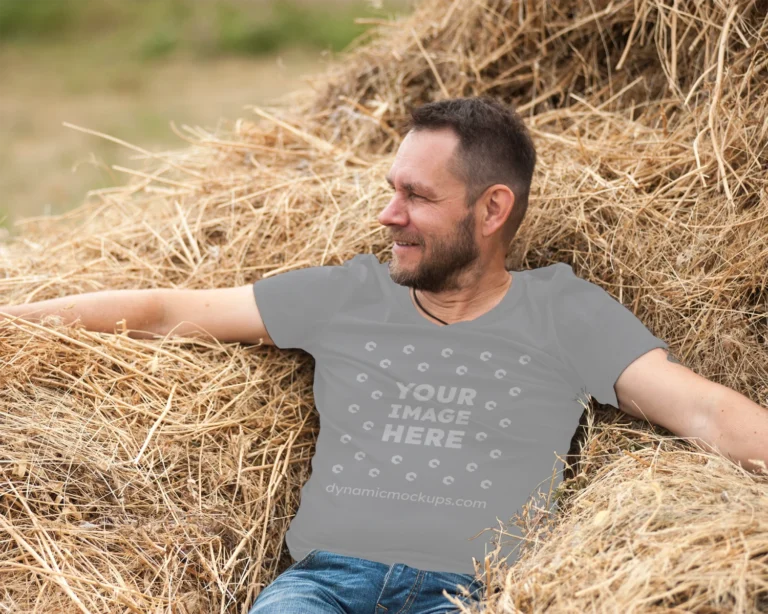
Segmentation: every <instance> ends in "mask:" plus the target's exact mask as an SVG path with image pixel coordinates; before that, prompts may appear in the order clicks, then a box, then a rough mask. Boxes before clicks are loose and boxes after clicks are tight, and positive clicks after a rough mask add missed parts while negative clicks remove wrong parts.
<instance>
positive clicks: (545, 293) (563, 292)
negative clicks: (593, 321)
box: [525, 262, 612, 311]
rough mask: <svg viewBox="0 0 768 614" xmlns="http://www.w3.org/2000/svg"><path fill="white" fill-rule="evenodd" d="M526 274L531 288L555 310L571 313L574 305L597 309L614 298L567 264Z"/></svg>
mask: <svg viewBox="0 0 768 614" xmlns="http://www.w3.org/2000/svg"><path fill="white" fill-rule="evenodd" d="M525 273H526V275H527V277H528V280H527V281H528V284H529V286H532V287H533V288H534V292H536V293H537V294H538V295H540V296H541V297H542V298H544V300H547V301H549V302H550V303H552V305H553V308H554V309H555V310H566V311H570V310H572V309H573V305H574V304H579V305H587V306H590V307H595V306H598V305H603V304H605V301H606V299H609V298H612V297H611V295H610V294H609V293H608V292H607V291H606V290H605V289H603V287H602V286H600V285H599V284H596V283H594V282H591V281H589V280H587V279H584V278H583V277H579V276H578V275H577V274H576V273H574V271H573V267H572V266H571V265H570V264H567V263H565V262H556V263H555V264H551V265H548V266H545V267H539V268H537V269H530V270H528V271H525Z"/></svg>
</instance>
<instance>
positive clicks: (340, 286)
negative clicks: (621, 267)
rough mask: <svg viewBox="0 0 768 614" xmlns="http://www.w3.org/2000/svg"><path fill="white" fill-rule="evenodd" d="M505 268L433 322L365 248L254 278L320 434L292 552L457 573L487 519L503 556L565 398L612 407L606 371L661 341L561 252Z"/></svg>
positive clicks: (480, 555)
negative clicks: (492, 284)
mask: <svg viewBox="0 0 768 614" xmlns="http://www.w3.org/2000/svg"><path fill="white" fill-rule="evenodd" d="M511 274H512V284H511V285H510V287H509V290H508V291H507V293H506V295H505V296H504V298H503V299H502V301H501V302H500V303H499V304H497V305H496V306H495V307H494V308H493V309H491V310H490V311H488V312H486V313H484V314H483V315H481V316H480V317H478V318H475V319H474V320H471V321H464V322H456V323H453V324H449V325H447V326H444V325H442V324H438V323H435V322H432V321H430V320H427V319H426V318H425V317H424V316H422V315H421V314H420V313H419V312H418V310H417V308H416V306H415V305H414V304H413V302H412V301H411V298H410V293H409V292H410V291H409V288H408V287H406V286H401V285H399V284H396V283H395V282H393V281H392V279H391V278H390V276H389V263H388V262H385V263H380V262H379V261H378V259H377V258H376V257H375V256H374V255H373V254H360V255H357V256H355V257H353V258H351V259H350V260H347V261H346V262H345V263H344V264H342V265H337V266H316V267H308V268H304V269H299V270H294V271H289V272H285V273H282V274H279V275H275V276H274V277H269V278H266V279H262V280H259V281H257V282H255V283H254V286H253V290H254V295H255V298H256V304H257V306H258V308H259V312H260V314H261V317H262V319H263V321H264V324H265V326H266V329H267V331H268V333H269V335H270V337H272V340H273V341H274V342H275V345H276V347H278V348H300V349H303V350H304V351H306V352H308V353H310V354H311V355H312V356H313V357H314V359H315V380H314V397H315V405H316V407H317V409H318V412H319V415H320V433H319V436H318V440H317V446H316V451H315V455H314V457H313V458H312V461H311V462H312V474H311V476H310V478H309V480H308V481H307V482H306V484H305V485H304V486H303V488H302V491H301V503H300V506H299V510H298V512H297V513H296V516H295V517H294V519H293V520H292V522H291V525H290V527H289V529H288V532H287V533H286V541H287V544H288V549H289V552H290V554H291V556H292V557H293V558H294V559H295V560H298V559H300V558H302V557H303V556H305V555H306V554H307V553H308V552H309V551H310V550H312V549H313V548H318V549H322V550H329V551H332V552H337V553H339V554H344V555H347V556H355V557H359V558H365V559H369V560H372V561H377V562H380V563H384V564H387V565H391V564H394V563H405V564H406V565H410V566H411V567H415V568H418V569H425V570H429V571H447V572H453V573H468V574H473V573H474V567H473V565H472V557H474V558H475V559H477V560H478V561H482V560H483V559H484V558H485V555H486V554H487V553H490V552H491V551H492V550H493V549H494V548H493V544H492V542H491V539H492V538H494V537H496V538H497V539H498V531H492V530H490V529H501V528H505V529H506V530H507V531H508V532H509V533H510V535H502V548H501V551H500V556H501V557H502V558H503V557H508V558H507V563H508V564H512V563H514V561H516V560H517V557H518V553H519V541H520V540H519V537H521V533H520V530H519V529H518V528H517V527H511V526H506V527H504V525H505V523H509V522H510V520H511V519H512V517H513V516H514V515H515V513H516V512H519V511H521V510H522V506H523V504H524V503H525V502H526V501H527V500H528V499H529V497H531V495H535V494H536V491H537V490H541V491H542V492H543V493H546V492H547V491H548V490H549V487H550V482H551V480H552V476H553V473H556V475H555V481H554V483H553V484H552V487H553V489H554V488H555V487H557V485H558V484H559V483H560V482H561V481H562V470H563V462H562V461H561V460H559V459H558V458H557V456H556V453H557V454H558V455H560V457H563V458H564V457H565V456H566V454H567V452H568V449H569V447H570V443H571V439H572V437H573V435H574V433H575V431H576V428H577V426H578V423H579V418H580V416H581V414H582V412H583V409H584V408H583V406H582V405H581V404H580V403H579V401H578V398H579V397H580V396H582V397H583V398H584V399H585V400H586V398H587V397H586V395H584V394H583V393H584V391H586V392H587V393H589V394H591V395H592V396H594V397H595V398H596V399H597V400H598V401H599V402H600V403H609V404H611V405H614V406H618V401H617V399H616V394H615V392H614V389H613V385H614V384H615V382H616V380H617V378H618V377H619V375H620V374H621V372H622V371H623V370H624V369H625V368H626V367H627V366H628V365H629V364H630V363H631V362H632V361H634V360H635V359H636V358H638V357H640V356H641V355H642V354H645V353H646V352H648V351H649V350H651V349H653V348H658V347H661V348H667V347H668V345H667V344H666V343H665V342H664V341H662V340H661V339H659V338H657V337H655V336H654V335H653V334H652V333H651V332H650V331H649V330H648V329H647V328H646V327H645V326H644V325H643V323H642V322H641V321H640V320H639V319H638V318H637V317H635V315H634V314H633V313H632V312H631V311H630V310H628V309H627V308H626V307H624V306H623V305H622V304H621V303H620V302H618V301H616V300H615V299H614V298H612V297H611V296H610V295H609V294H608V293H607V292H606V291H605V290H603V289H602V288H601V287H600V286H598V285H596V284H593V283H591V282H588V281H586V280H584V279H581V278H580V277H577V276H576V275H575V274H574V273H573V270H572V269H571V267H570V266H569V265H567V264H564V263H558V264H554V265H551V266H546V267H542V268H538V269H532V270H525V271H511ZM551 509H555V504H554V502H553V503H552V507H551ZM497 519H498V520H497ZM485 529H489V530H487V531H484V530H485ZM483 531H484V532H483ZM475 536H477V537H476V538H475V539H472V538H473V537H475ZM514 536H517V537H514Z"/></svg>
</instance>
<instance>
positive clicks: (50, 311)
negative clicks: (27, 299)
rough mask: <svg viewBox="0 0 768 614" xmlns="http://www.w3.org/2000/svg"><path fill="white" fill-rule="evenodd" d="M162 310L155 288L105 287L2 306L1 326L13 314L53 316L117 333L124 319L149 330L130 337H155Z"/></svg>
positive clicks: (33, 318) (131, 325) (138, 328)
mask: <svg viewBox="0 0 768 614" xmlns="http://www.w3.org/2000/svg"><path fill="white" fill-rule="evenodd" d="M162 311H163V310H162V299H161V296H160V293H159V292H158V291H156V290H152V289H147V290H104V291H101V292H88V293H85V294H74V295H71V296H64V297H61V298H55V299H50V300H46V301H38V302H36V303H27V304H23V305H0V325H2V324H3V320H6V319H10V317H19V318H21V319H23V320H28V321H30V322H39V321H41V320H42V319H43V318H44V317H45V316H48V315H54V316H58V317H60V318H61V319H62V322H63V323H64V324H66V325H70V324H73V323H74V322H77V321H79V322H80V323H81V324H82V325H83V326H84V327H85V328H86V329H88V330H92V331H98V332H105V333H114V332H115V329H120V328H122V324H118V322H120V321H121V320H125V328H126V329H131V330H132V331H147V332H148V333H150V334H146V333H137V332H130V333H129V335H130V336H131V337H137V338H144V337H152V336H153V334H154V333H155V331H156V330H157V327H158V326H159V322H160V321H161V319H162Z"/></svg>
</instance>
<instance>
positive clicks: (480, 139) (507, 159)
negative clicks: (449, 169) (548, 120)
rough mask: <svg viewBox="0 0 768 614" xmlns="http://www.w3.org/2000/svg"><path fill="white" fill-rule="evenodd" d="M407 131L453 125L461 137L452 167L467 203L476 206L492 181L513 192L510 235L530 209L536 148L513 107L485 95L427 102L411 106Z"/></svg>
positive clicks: (506, 233) (505, 234)
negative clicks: (418, 105)
mask: <svg viewBox="0 0 768 614" xmlns="http://www.w3.org/2000/svg"><path fill="white" fill-rule="evenodd" d="M408 127H409V129H410V130H414V131H417V130H430V129H432V130H437V129H440V128H452V129H453V131H454V132H455V133H456V135H457V136H458V137H459V145H458V148H457V151H456V155H457V159H456V163H457V164H456V165H455V169H454V172H455V173H456V174H457V176H458V177H460V178H461V179H462V180H463V181H464V183H466V185H467V198H466V200H467V207H468V208H469V209H472V208H474V206H475V203H476V202H477V200H478V199H479V198H480V196H481V195H482V194H483V192H485V190H486V189H488V188H489V187H490V186H492V185H494V184H497V183H501V184H503V185H506V186H507V187H509V189H510V190H512V192H513V193H514V195H515V204H514V206H513V208H512V213H511V214H510V215H509V217H508V218H507V221H506V223H505V225H504V230H503V233H502V239H503V240H504V242H505V243H508V242H509V241H511V240H512V237H514V236H515V234H516V233H517V229H518V228H519V227H520V224H521V223H522V222H523V218H524V217H525V212H526V211H527V210H528V195H529V193H530V189H531V178H532V177H533V169H534V167H535V166H536V149H535V147H534V146H533V141H532V140H531V136H530V134H529V133H528V129H527V128H526V127H525V124H524V123H523V120H522V118H521V117H520V115H518V113H517V112H516V111H515V110H514V108H513V107H511V106H506V105H504V104H501V103H500V102H498V101H496V100H494V99H492V98H487V97H473V98H452V99H449V100H439V101H437V102H430V103H427V104H425V105H422V106H420V107H417V108H415V109H413V110H412V111H411V122H410V125H409V126H408Z"/></svg>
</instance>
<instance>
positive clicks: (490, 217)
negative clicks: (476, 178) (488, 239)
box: [481, 183, 515, 236]
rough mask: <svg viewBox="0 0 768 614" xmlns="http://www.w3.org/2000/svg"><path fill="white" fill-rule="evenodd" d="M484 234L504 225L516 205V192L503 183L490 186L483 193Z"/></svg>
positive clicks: (490, 233) (489, 233)
mask: <svg viewBox="0 0 768 614" xmlns="http://www.w3.org/2000/svg"><path fill="white" fill-rule="evenodd" d="M481 202H482V203H483V204H484V207H483V219H482V224H483V234H484V235H486V236H487V235H492V234H493V233H495V232H496V231H497V230H498V229H499V228H502V227H503V226H504V223H505V222H506V221H507V218H508V217H509V216H510V214H511V213H512V207H513V206H514V205H515V193H514V192H513V191H512V190H510V189H509V187H508V186H505V185H504V184H502V183H497V184H495V185H492V186H490V187H489V188H488V189H487V190H486V191H485V194H484V195H483V197H482V199H481Z"/></svg>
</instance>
